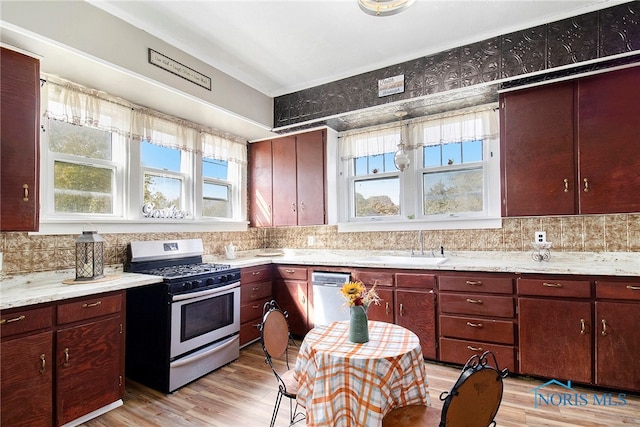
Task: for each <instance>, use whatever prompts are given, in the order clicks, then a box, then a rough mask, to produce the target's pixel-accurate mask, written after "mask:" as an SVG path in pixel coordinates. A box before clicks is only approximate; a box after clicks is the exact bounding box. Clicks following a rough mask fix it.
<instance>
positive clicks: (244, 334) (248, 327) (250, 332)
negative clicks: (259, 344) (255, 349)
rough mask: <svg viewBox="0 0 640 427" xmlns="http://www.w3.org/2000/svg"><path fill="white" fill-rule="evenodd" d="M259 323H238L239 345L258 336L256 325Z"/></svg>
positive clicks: (258, 331)
mask: <svg viewBox="0 0 640 427" xmlns="http://www.w3.org/2000/svg"><path fill="white" fill-rule="evenodd" d="M259 323H260V322H259V321H253V322H246V323H243V324H241V325H240V345H245V344H247V343H249V342H251V341H253V340H256V339H258V338H260V329H259V328H258V327H257V326H256V325H257V324H259Z"/></svg>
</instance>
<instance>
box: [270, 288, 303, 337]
mask: <svg viewBox="0 0 640 427" xmlns="http://www.w3.org/2000/svg"><path fill="white" fill-rule="evenodd" d="M273 297H274V299H275V300H276V301H277V303H278V305H279V306H280V308H281V309H282V310H283V311H286V312H287V313H289V317H288V319H287V320H288V322H289V331H290V332H291V334H292V335H295V336H297V337H303V336H305V335H306V334H307V331H308V330H309V329H308V314H307V313H308V312H309V308H308V302H307V300H308V291H307V282H302V281H298V280H277V281H276V283H275V286H274V287H273Z"/></svg>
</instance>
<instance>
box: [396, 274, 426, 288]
mask: <svg viewBox="0 0 640 427" xmlns="http://www.w3.org/2000/svg"><path fill="white" fill-rule="evenodd" d="M435 283H436V276H434V275H433V274H416V273H396V286H397V287H398V288H421V289H433V287H434V285H435Z"/></svg>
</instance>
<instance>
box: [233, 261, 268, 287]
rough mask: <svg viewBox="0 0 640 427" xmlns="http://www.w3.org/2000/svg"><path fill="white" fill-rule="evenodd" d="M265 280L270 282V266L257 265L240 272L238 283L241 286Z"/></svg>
mask: <svg viewBox="0 0 640 427" xmlns="http://www.w3.org/2000/svg"><path fill="white" fill-rule="evenodd" d="M265 280H271V264H267V265H257V266H255V267H247V268H243V269H241V270H240V282H241V283H242V284H245V283H253V282H262V281H265Z"/></svg>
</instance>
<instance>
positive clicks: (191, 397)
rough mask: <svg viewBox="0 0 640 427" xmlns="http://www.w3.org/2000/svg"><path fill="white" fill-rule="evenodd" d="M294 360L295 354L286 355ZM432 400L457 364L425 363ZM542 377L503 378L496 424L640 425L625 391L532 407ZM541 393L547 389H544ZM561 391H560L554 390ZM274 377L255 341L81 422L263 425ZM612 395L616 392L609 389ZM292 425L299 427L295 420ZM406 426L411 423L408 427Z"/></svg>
mask: <svg viewBox="0 0 640 427" xmlns="http://www.w3.org/2000/svg"><path fill="white" fill-rule="evenodd" d="M291 360H293V361H295V354H293V358H292V359H291ZM426 369H427V375H428V378H429V388H430V396H431V403H432V406H433V407H434V409H437V410H440V409H441V408H442V402H441V401H440V400H439V398H438V397H439V396H440V393H442V392H443V391H448V390H449V389H450V388H451V387H452V386H453V384H454V383H455V381H456V379H457V378H458V375H459V374H460V370H461V368H460V367H452V366H445V365H441V364H434V363H429V362H427V366H426ZM543 383H544V381H541V380H536V379H531V378H522V377H518V378H516V377H507V378H506V380H505V384H504V398H503V400H502V405H501V406H500V409H499V411H498V415H497V417H496V422H497V425H498V426H510V427H516V426H517V427H521V426H536V427H537V426H554V427H555V426H558V427H574V426H583V427H596V426H597V427H615V426H621V427H630V426H640V397H639V396H638V395H633V396H632V395H627V396H626V405H624V406H597V405H593V404H592V402H589V405H587V406H582V407H580V406H553V405H540V406H538V407H537V408H535V407H534V392H533V389H534V388H535V387H538V386H540V385H542V384H543ZM575 389H576V390H577V392H578V393H585V394H586V395H588V396H593V394H594V393H596V394H598V396H599V397H600V396H601V395H602V394H603V393H605V392H606V391H604V390H600V389H588V388H579V387H575ZM545 391H548V389H547V388H545ZM557 391H558V392H562V390H561V389H557ZM276 394H277V393H276V380H275V378H274V377H273V374H272V372H271V370H270V369H269V367H268V365H266V364H265V362H264V354H263V353H262V348H261V346H260V344H259V343H254V344H251V345H250V346H248V347H246V348H244V349H242V350H241V351H240V358H239V359H238V360H237V361H235V362H232V363H231V364H229V365H227V366H224V367H222V368H220V369H218V370H216V371H214V372H212V373H210V374H208V375H207V376H205V377H203V378H201V379H199V380H197V381H195V382H193V383H191V384H189V385H188V386H186V387H183V388H181V389H180V390H178V391H177V392H175V393H173V394H171V395H165V394H163V393H159V392H156V391H154V390H151V389H149V388H147V387H144V386H142V385H140V384H137V383H134V382H131V381H128V382H127V387H126V394H125V398H124V405H123V406H121V407H119V408H117V409H115V410H113V411H111V412H108V413H107V414H104V415H102V416H100V417H98V418H95V419H93V420H91V421H89V422H87V423H85V424H84V426H86V427H119V426H123V427H124V426H140V427H150V426H154V427H155V426H185V427H187V426H188V427H196V426H212V427H214V426H216V427H218V426H219V427H262V426H268V425H269V422H270V420H271V412H272V410H273V404H274V402H275V398H276ZM613 395H614V397H616V396H617V392H614V393H613ZM288 412H289V406H288V401H287V399H286V398H285V399H283V402H282V405H281V408H280V413H279V415H278V420H277V423H276V425H277V426H278V427H284V426H287V425H288V423H287V417H288ZM297 425H304V423H298V424H297ZM408 427H410V426H408Z"/></svg>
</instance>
